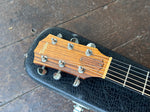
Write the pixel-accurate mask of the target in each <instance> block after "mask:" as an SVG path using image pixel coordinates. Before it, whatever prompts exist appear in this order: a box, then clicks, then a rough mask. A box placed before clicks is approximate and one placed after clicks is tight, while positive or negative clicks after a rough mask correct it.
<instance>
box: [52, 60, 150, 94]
mask: <svg viewBox="0 0 150 112" xmlns="http://www.w3.org/2000/svg"><path fill="white" fill-rule="evenodd" d="M55 60H57V59H55ZM67 63H68V62H67ZM69 64H71V65H75V66H77V64H73V63H69ZM88 66H89V65H88ZM87 70H89V68H88V69H87ZM91 70H92V69H91ZM91 70H90V71H91ZM111 71H113V70H111ZM92 72H94V73H96V74H98V75H100V76H102V74H99V73H97V72H95V71H93V70H92ZM113 72H116V71H113ZM116 73H117V74H119V73H118V72H116ZM107 74H109V75H112V74H110V73H107ZM119 75H122V74H119ZM112 76H114V75H112ZM122 76H123V75H122ZM114 77H116V78H118V79H120V80H124V79H122V78H119V77H117V76H114ZM107 78H108V79H112V78H110V77H108V76H107ZM131 79H133V78H131ZM113 80H115V79H113ZM133 80H136V79H133ZM115 81H117V80H115ZM136 81H137V80H136ZM117 82H119V81H117ZM128 83H130V84H133V85H135V86H137V87H140V88H143V87H141V86H139V85H137V84H134V83H132V82H130V81H128ZM147 85H148V84H147ZM126 86H127V85H126ZM128 86H129V85H128ZM148 86H149V85H148ZM130 88H133V87H130ZM145 89H146V90H147V91H150V90H148V89H147V88H145ZM134 90H136V91H137V89H136V88H134ZM138 91H139V90H138ZM140 92H141V91H140ZM145 93H146V92H145Z"/></svg>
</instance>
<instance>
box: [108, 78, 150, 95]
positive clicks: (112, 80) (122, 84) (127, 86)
mask: <svg viewBox="0 0 150 112" xmlns="http://www.w3.org/2000/svg"><path fill="white" fill-rule="evenodd" d="M106 78H107V79H109V80H112V81H114V82H117V83H118V84H120V85H123V83H121V82H119V81H117V80H115V79H113V78H110V77H108V76H106ZM125 87H128V88H131V89H132V90H134V91H138V92H139V93H142V91H140V90H138V89H136V88H134V87H131V86H129V85H126V86H125ZM143 95H147V96H150V94H148V93H146V92H144V94H143Z"/></svg>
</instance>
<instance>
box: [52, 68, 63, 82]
mask: <svg viewBox="0 0 150 112" xmlns="http://www.w3.org/2000/svg"><path fill="white" fill-rule="evenodd" d="M60 78H61V71H60V70H59V71H58V72H55V73H54V74H53V79H55V80H60Z"/></svg>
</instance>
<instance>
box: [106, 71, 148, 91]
mask: <svg viewBox="0 0 150 112" xmlns="http://www.w3.org/2000/svg"><path fill="white" fill-rule="evenodd" d="M107 74H109V75H111V76H113V77H115V78H118V79H120V80H122V81H124V79H123V78H120V77H117V76H115V75H113V74H110V73H107ZM128 83H130V84H132V85H135V86H137V87H139V88H141V89H143V88H144V87H142V86H140V85H137V84H134V83H132V82H131V81H128ZM145 89H146V90H147V91H150V90H149V89H147V88H145Z"/></svg>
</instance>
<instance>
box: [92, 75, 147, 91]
mask: <svg viewBox="0 0 150 112" xmlns="http://www.w3.org/2000/svg"><path fill="white" fill-rule="evenodd" d="M95 73H96V72H95ZM108 74H110V73H108ZM100 75H101V74H100ZM111 75H112V74H111ZM113 76H114V75H113ZM114 77H116V78H118V79H120V80H123V79H121V78H119V77H117V76H114ZM106 78H109V79H111V80H113V81H115V82H118V83H119V84H123V83H121V82H119V81H117V80H115V79H112V78H110V77H106ZM128 82H129V83H131V82H130V81H128ZM131 84H133V83H131ZM133 85H135V84H133ZM126 86H127V87H130V88H131V89H134V90H136V91H138V92H139V90H138V89H136V88H133V87H131V86H128V85H126ZM136 86H138V85H136ZM138 87H139V86H138ZM146 90H148V89H146ZM148 91H149V90H148ZM145 94H146V93H145Z"/></svg>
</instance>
